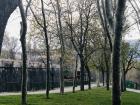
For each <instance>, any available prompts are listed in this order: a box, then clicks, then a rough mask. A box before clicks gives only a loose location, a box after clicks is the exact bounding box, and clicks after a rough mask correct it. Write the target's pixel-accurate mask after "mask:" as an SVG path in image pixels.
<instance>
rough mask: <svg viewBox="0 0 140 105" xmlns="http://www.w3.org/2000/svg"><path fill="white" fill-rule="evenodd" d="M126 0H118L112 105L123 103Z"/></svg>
mask: <svg viewBox="0 0 140 105" xmlns="http://www.w3.org/2000/svg"><path fill="white" fill-rule="evenodd" d="M125 4H126V0H118V1H117V8H116V15H115V24H114V27H115V30H114V35H115V39H114V46H113V59H112V61H113V64H112V67H113V85H112V86H113V87H112V92H113V94H112V105H121V100H120V95H121V94H120V85H119V84H120V46H121V39H122V30H123V18H124V11H125Z"/></svg>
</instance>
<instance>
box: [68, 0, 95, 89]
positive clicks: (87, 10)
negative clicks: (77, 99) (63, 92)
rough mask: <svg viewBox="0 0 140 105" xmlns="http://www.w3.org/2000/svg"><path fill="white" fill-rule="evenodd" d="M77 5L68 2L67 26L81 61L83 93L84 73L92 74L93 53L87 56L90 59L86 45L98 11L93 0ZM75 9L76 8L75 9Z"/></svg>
mask: <svg viewBox="0 0 140 105" xmlns="http://www.w3.org/2000/svg"><path fill="white" fill-rule="evenodd" d="M75 4H77V5H71V3H70V2H69V0H68V1H67V9H66V11H67V12H66V13H67V15H66V17H65V21H66V25H67V27H68V30H69V31H68V32H67V34H68V35H69V39H70V41H71V43H72V45H73V47H74V49H75V51H76V52H77V54H78V56H79V59H80V66H81V67H80V89H81V90H82V91H83V90H84V72H85V70H87V71H88V73H90V71H89V68H88V64H87V63H88V62H87V58H89V56H90V55H91V54H92V52H93V51H90V53H89V54H87V56H88V57H86V52H85V49H86V47H87V46H86V45H87V43H88V44H89V40H87V39H88V36H89V35H92V34H93V33H91V32H93V31H91V30H92V29H93V27H92V29H91V27H90V26H91V25H92V20H93V21H94V19H96V18H94V19H92V16H93V14H94V13H96V9H95V10H93V8H94V1H91V0H88V1H86V0H82V1H77V2H75ZM73 6H75V7H76V10H74V9H72V8H73ZM75 7H74V8H75ZM75 11H76V12H77V14H78V15H77V17H76V18H78V19H79V20H78V21H77V20H76V19H75V16H74V15H73V14H74V12H75ZM88 76H89V82H90V74H88ZM89 88H90V83H89Z"/></svg>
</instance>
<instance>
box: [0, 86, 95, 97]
mask: <svg viewBox="0 0 140 105" xmlns="http://www.w3.org/2000/svg"><path fill="white" fill-rule="evenodd" d="M91 87H92V88H93V87H96V84H91ZM85 89H88V85H85ZM75 90H76V91H77V90H80V86H77V87H76V88H75ZM64 91H65V92H72V86H70V87H65V89H64ZM45 92H46V91H45V90H40V91H28V94H45ZM50 93H60V88H56V89H54V90H50ZM9 95H21V92H2V93H0V96H9Z"/></svg>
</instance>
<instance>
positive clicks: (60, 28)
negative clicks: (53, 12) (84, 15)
mask: <svg viewBox="0 0 140 105" xmlns="http://www.w3.org/2000/svg"><path fill="white" fill-rule="evenodd" d="M56 3H57V10H58V23H59V30H58V33H59V39H60V44H61V48H60V49H61V57H60V93H61V94H64V74H63V71H64V49H65V48H64V39H63V32H62V22H61V8H60V4H59V3H60V0H56Z"/></svg>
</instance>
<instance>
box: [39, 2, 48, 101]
mask: <svg viewBox="0 0 140 105" xmlns="http://www.w3.org/2000/svg"><path fill="white" fill-rule="evenodd" d="M41 5H42V7H41V9H42V16H43V24H44V27H43V30H44V36H45V47H46V56H47V70H46V98H49V90H50V48H49V41H48V31H47V25H46V23H47V22H46V17H45V10H44V2H43V0H41Z"/></svg>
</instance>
